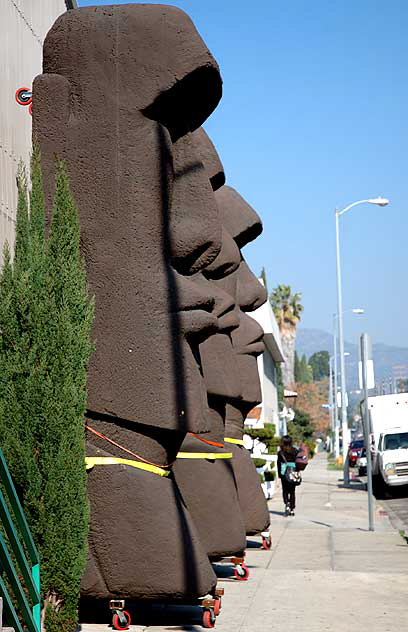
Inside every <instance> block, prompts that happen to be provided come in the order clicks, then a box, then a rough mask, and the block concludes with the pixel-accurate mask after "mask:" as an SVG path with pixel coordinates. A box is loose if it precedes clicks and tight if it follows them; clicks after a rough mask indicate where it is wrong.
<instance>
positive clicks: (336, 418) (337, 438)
mask: <svg viewBox="0 0 408 632" xmlns="http://www.w3.org/2000/svg"><path fill="white" fill-rule="evenodd" d="M346 312H351V313H352V314H364V313H365V312H364V309H363V308H362V307H354V308H352V309H345V310H344V311H343V314H345V313H346ZM336 319H337V314H333V366H334V369H333V372H334V392H335V394H336V395H335V398H334V422H335V443H334V454H335V457H336V459H337V457H338V456H339V454H340V433H339V428H338V422H339V406H338V403H337V391H338V382H337V380H338V368H337V332H336ZM344 355H345V356H347V355H350V354H349V353H348V352H347V351H345V352H344Z"/></svg>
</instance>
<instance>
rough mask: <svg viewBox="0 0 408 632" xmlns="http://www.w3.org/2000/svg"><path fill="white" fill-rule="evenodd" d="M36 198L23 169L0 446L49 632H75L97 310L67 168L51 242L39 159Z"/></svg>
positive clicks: (5, 306) (2, 363)
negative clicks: (35, 561)
mask: <svg viewBox="0 0 408 632" xmlns="http://www.w3.org/2000/svg"><path fill="white" fill-rule="evenodd" d="M29 198H30V199H29V204H28V196H27V179H26V177H25V173H24V170H23V169H22V168H20V170H19V176H18V211H17V227H16V245H15V256H14V261H13V262H11V259H10V254H9V251H8V248H7V247H6V250H5V253H4V264H3V268H2V273H1V278H0V333H1V335H0V440H1V445H2V447H3V449H4V452H5V455H6V458H7V461H8V464H9V467H10V470H11V473H12V476H13V478H14V480H15V483H16V485H17V489H18V491H19V493H20V497H21V501H22V504H23V508H24V511H25V513H26V516H27V520H28V522H29V525H30V528H31V530H32V533H33V537H34V539H35V542H36V544H37V546H38V548H39V552H40V558H41V567H42V597H43V599H44V600H45V602H44V603H45V609H44V618H45V629H46V631H47V632H72V630H74V629H75V627H76V625H77V608H78V599H79V587H80V580H81V576H82V574H83V570H84V567H85V561H86V540H87V532H88V524H89V508H88V503H87V499H86V473H85V463H84V456H85V437H84V424H83V418H84V412H85V406H86V368H87V364H88V360H89V357H90V354H91V350H92V347H91V343H90V329H91V324H92V320H93V302H92V301H90V300H89V298H88V293H87V288H86V280H85V268H84V263H83V261H82V258H81V257H80V254H79V223H78V216H77V210H76V207H75V204H74V201H73V198H72V195H71V193H70V190H69V181H68V175H67V172H66V168H65V166H64V164H62V163H57V165H56V181H55V197H54V206H53V213H52V221H51V225H50V229H49V236H48V239H46V237H45V210H44V196H43V187H42V175H41V165H40V155H39V151H38V150H37V149H34V151H33V156H32V162H31V192H30V196H29Z"/></svg>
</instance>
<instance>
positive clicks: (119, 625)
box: [112, 610, 132, 630]
mask: <svg viewBox="0 0 408 632" xmlns="http://www.w3.org/2000/svg"><path fill="white" fill-rule="evenodd" d="M131 623H132V619H131V618H130V614H129V613H128V612H126V610H117V611H116V612H115V614H114V615H113V617H112V627H113V629H114V630H129V626H130V624H131Z"/></svg>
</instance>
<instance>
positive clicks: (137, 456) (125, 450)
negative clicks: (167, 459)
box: [85, 424, 174, 468]
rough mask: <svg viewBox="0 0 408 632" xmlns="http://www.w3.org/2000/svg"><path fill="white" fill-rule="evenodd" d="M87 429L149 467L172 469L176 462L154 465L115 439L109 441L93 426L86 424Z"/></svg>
mask: <svg viewBox="0 0 408 632" xmlns="http://www.w3.org/2000/svg"><path fill="white" fill-rule="evenodd" d="M85 428H86V429H87V430H89V431H90V432H93V433H94V435H96V436H97V437H99V438H100V439H105V441H109V443H111V444H112V445H114V446H116V447H117V448H120V449H121V450H123V451H124V452H127V453H128V454H130V455H131V456H134V457H135V458H136V459H138V460H139V461H142V462H143V463H147V464H148V465H155V466H156V467H163V468H165V467H171V466H172V465H173V463H174V461H173V462H172V463H167V464H165V465H162V464H160V465H159V464H158V463H152V462H151V461H148V460H147V459H144V458H143V457H142V456H140V455H139V454H136V453H135V452H131V450H128V449H127V448H124V447H123V445H120V444H119V443H116V441H114V440H113V439H109V437H106V436H105V435H104V434H102V433H101V432H98V431H97V430H94V428H91V426H88V424H85Z"/></svg>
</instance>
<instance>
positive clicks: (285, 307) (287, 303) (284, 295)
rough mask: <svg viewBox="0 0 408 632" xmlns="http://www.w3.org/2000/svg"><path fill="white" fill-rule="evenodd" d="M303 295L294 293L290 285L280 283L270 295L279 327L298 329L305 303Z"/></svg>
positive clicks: (282, 328) (281, 328)
mask: <svg viewBox="0 0 408 632" xmlns="http://www.w3.org/2000/svg"><path fill="white" fill-rule="evenodd" d="M301 298H302V295H301V294H299V293H297V294H292V290H291V287H290V285H278V286H277V287H276V288H274V289H273V290H272V293H271V295H270V297H269V300H270V303H271V305H272V309H273V311H274V314H275V317H276V320H277V323H278V326H279V329H280V330H281V331H283V330H284V329H296V326H297V324H298V322H299V321H300V319H301V314H302V311H303V305H302V304H301V303H300V300H301Z"/></svg>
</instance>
